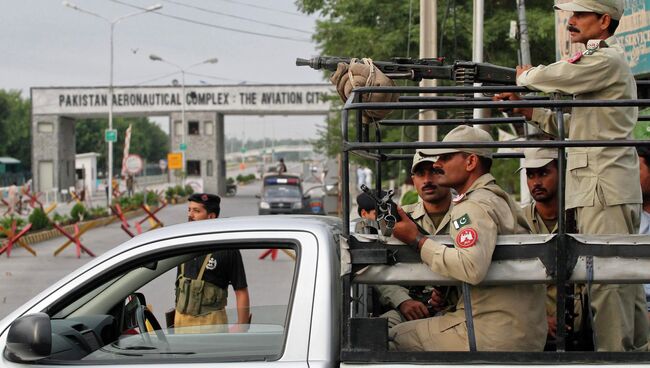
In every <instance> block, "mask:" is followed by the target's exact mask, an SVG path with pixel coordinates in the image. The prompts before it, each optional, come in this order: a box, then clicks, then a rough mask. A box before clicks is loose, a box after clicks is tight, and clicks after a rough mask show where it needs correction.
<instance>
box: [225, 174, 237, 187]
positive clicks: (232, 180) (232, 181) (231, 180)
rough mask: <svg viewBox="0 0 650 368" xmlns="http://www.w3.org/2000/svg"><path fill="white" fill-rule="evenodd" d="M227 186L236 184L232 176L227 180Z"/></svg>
mask: <svg viewBox="0 0 650 368" xmlns="http://www.w3.org/2000/svg"><path fill="white" fill-rule="evenodd" d="M226 184H228V185H233V184H235V179H233V178H232V176H231V177H229V178H228V179H226Z"/></svg>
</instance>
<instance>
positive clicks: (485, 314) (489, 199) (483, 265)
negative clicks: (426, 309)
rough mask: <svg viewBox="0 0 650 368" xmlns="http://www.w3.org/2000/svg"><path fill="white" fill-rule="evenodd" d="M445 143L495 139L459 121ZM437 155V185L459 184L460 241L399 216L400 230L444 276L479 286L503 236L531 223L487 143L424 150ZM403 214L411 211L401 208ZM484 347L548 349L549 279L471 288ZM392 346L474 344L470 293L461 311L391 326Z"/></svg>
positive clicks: (455, 234) (456, 216)
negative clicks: (429, 234)
mask: <svg viewBox="0 0 650 368" xmlns="http://www.w3.org/2000/svg"><path fill="white" fill-rule="evenodd" d="M443 141H444V142H492V137H490V135H489V134H488V133H487V132H485V131H483V130H481V129H478V128H473V127H469V126H459V127H457V128H455V129H453V130H452V131H451V132H449V134H447V136H446V137H445V139H444V140H443ZM419 152H420V155H424V156H429V157H431V158H432V159H434V160H436V161H435V163H434V164H433V168H434V169H436V170H438V171H439V172H440V175H439V179H438V185H443V186H446V187H450V188H453V189H454V190H456V193H458V195H457V196H456V197H455V198H454V199H453V203H454V205H453V208H452V210H451V222H450V227H449V232H450V235H451V239H452V240H453V243H454V245H453V247H447V246H445V245H443V244H440V243H437V242H435V241H434V240H432V239H428V238H426V237H424V236H422V235H421V234H419V233H418V231H417V229H416V226H415V224H414V223H412V222H411V221H400V222H398V223H397V224H396V226H395V229H394V233H393V234H394V236H395V237H396V238H398V239H400V240H401V241H403V242H405V243H406V244H410V245H412V246H413V247H416V248H417V250H418V251H419V252H420V256H421V258H422V261H423V262H425V263H426V264H427V265H428V266H429V267H430V268H431V270H433V271H434V272H436V273H439V274H441V275H443V276H448V277H451V278H454V279H456V280H459V281H462V282H465V283H468V284H471V285H478V284H479V283H481V281H483V279H484V278H485V276H486V274H487V271H488V268H489V267H490V263H491V261H492V253H493V252H494V248H495V246H496V239H497V235H498V234H502V235H505V234H524V233H527V232H528V229H527V226H526V222H525V220H524V218H523V217H522V216H521V214H520V213H519V208H518V206H517V205H516V204H515V203H514V202H513V201H512V199H511V198H510V196H509V195H508V194H507V193H506V192H504V191H503V190H502V189H501V188H500V187H499V186H498V185H497V184H496V183H495V179H494V177H493V176H492V175H491V174H490V168H491V166H492V151H491V150H490V149H488V148H462V149H431V150H421V151H419ZM401 215H405V213H404V212H403V211H401ZM470 290H471V293H470V297H471V302H472V309H473V318H472V319H473V321H474V326H475V336H476V345H477V349H478V350H483V351H486V350H492V351H541V350H542V349H543V348H544V343H545V340H546V323H545V321H546V319H545V313H544V299H545V287H544V285H505V286H470ZM389 334H390V337H391V338H392V342H393V345H392V346H391V347H392V348H394V349H396V350H402V351H442V350H468V346H469V338H468V333H467V324H466V318H465V306H464V302H463V298H459V301H458V303H457V304H456V309H455V311H451V312H447V313H445V314H443V315H441V316H436V317H431V318H427V319H422V320H416V321H409V322H404V323H401V324H399V325H397V326H395V327H393V328H392V329H391V330H390V331H389Z"/></svg>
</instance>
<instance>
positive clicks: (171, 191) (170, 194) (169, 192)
mask: <svg viewBox="0 0 650 368" xmlns="http://www.w3.org/2000/svg"><path fill="white" fill-rule="evenodd" d="M174 196H176V188H174V187H167V189H165V199H167V200H168V201H169V200H171V199H172V198H174Z"/></svg>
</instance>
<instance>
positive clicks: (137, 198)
mask: <svg viewBox="0 0 650 368" xmlns="http://www.w3.org/2000/svg"><path fill="white" fill-rule="evenodd" d="M143 204H144V194H142V192H138V193H135V194H133V197H131V201H130V207H129V208H139V207H140V206H142V205H143Z"/></svg>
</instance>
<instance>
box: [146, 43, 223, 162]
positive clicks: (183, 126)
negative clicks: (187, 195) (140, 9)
mask: <svg viewBox="0 0 650 368" xmlns="http://www.w3.org/2000/svg"><path fill="white" fill-rule="evenodd" d="M149 59H151V60H153V61H160V62H161V63H165V64H167V65H171V66H173V67H175V68H178V70H179V71H180V72H181V100H182V101H181V145H182V146H183V147H185V135H186V134H187V132H186V130H185V103H186V101H185V100H187V97H186V96H185V73H186V72H187V71H188V70H189V69H191V68H193V67H195V66H199V65H203V64H216V63H217V62H219V60H218V59H217V58H211V59H207V60H204V61H202V62H200V63H196V64H192V65H190V66H187V67H184V68H183V67H182V66H180V65H178V64H175V63H172V62H171V61H168V60H165V59H163V58H161V57H160V56H158V55H153V54H151V55H149ZM181 154H182V155H183V168H182V169H181V170H182V171H183V172H185V149H181Z"/></svg>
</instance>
